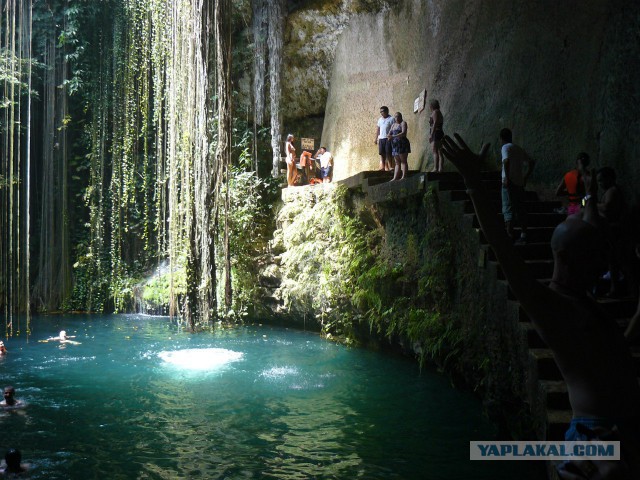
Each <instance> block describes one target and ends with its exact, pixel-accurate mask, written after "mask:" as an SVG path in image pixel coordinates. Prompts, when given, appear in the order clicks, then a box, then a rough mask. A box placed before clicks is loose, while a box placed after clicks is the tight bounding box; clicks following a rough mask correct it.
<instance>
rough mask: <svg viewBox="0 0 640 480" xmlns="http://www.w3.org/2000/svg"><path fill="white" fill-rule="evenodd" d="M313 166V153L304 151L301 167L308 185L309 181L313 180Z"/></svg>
mask: <svg viewBox="0 0 640 480" xmlns="http://www.w3.org/2000/svg"><path fill="white" fill-rule="evenodd" d="M312 165H313V158H312V157H311V152H310V151H308V150H305V151H303V152H302V155H300V166H301V167H302V170H303V171H304V176H305V179H306V182H307V183H309V180H310V179H311V172H312Z"/></svg>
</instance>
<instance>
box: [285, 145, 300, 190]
mask: <svg viewBox="0 0 640 480" xmlns="http://www.w3.org/2000/svg"><path fill="white" fill-rule="evenodd" d="M294 140H295V137H294V136H293V135H292V134H291V133H290V134H289V135H287V143H286V144H285V151H286V153H287V185H288V186H290V187H292V186H294V185H295V183H296V177H297V176H298V171H297V170H298V169H297V168H296V147H294V146H293V141H294Z"/></svg>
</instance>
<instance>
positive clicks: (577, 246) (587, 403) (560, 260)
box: [443, 134, 640, 478]
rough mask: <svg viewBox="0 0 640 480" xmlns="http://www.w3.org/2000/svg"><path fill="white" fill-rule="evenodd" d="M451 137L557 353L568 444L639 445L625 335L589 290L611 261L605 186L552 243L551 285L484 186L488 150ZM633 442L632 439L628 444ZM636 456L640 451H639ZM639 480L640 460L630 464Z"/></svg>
mask: <svg viewBox="0 0 640 480" xmlns="http://www.w3.org/2000/svg"><path fill="white" fill-rule="evenodd" d="M454 136H455V138H456V141H454V140H453V139H452V138H451V137H449V136H445V138H444V140H443V153H444V155H445V156H446V157H447V158H448V159H449V160H451V162H452V163H453V164H454V165H455V166H456V168H457V169H458V170H459V171H460V173H461V174H462V176H463V178H464V181H465V184H466V186H467V193H468V195H469V197H470V198H471V201H472V203H473V206H474V209H475V212H476V216H477V218H478V222H479V223H480V227H481V228H482V231H483V233H484V235H485V238H486V239H487V241H488V242H489V244H490V245H491V248H492V249H493V251H494V252H495V255H496V257H497V259H498V261H499V262H500V266H501V267H502V270H503V271H504V274H505V277H506V279H507V281H508V282H509V285H510V287H511V290H512V291H513V293H514V295H515V297H516V298H517V299H518V301H519V302H520V304H521V306H522V308H523V309H524V310H525V312H526V313H527V315H528V316H529V318H530V319H531V322H532V324H533V326H534V327H535V329H536V330H537V332H538V334H539V335H540V337H541V338H542V339H543V340H544V341H545V343H546V344H547V346H548V347H549V348H550V349H551V351H552V352H553V356H554V358H555V361H556V363H557V365H558V368H559V370H560V372H561V373H562V377H563V378H564V380H565V382H566V385H567V390H568V393H569V402H570V404H571V409H572V411H573V419H572V420H571V423H570V425H569V429H568V430H567V432H566V434H565V439H566V440H578V439H581V436H580V433H579V431H580V430H581V429H582V426H586V427H587V428H591V429H593V428H604V429H614V427H615V428H617V430H618V431H619V432H620V434H621V436H622V437H623V440H622V441H621V447H622V449H623V450H624V448H625V444H626V445H633V447H634V449H636V447H637V445H638V443H637V442H638V441H640V386H639V384H638V379H637V372H636V368H635V365H634V363H633V359H632V356H631V353H630V351H629V348H628V346H627V344H626V342H625V338H624V336H623V334H622V332H621V331H620V329H619V328H618V325H617V324H616V322H615V321H614V320H613V319H611V318H610V317H608V316H607V315H606V314H605V313H604V311H603V310H602V309H601V308H600V306H599V305H598V303H597V302H596V301H595V300H594V299H593V298H592V297H591V296H590V294H589V293H588V290H589V288H590V285H592V284H593V281H594V280H595V278H597V275H598V273H599V271H600V264H599V262H598V261H597V260H596V259H599V258H602V263H604V234H603V232H602V231H601V230H602V229H601V227H602V225H603V221H602V219H601V217H600V215H599V214H598V209H597V204H596V199H597V190H598V185H597V182H596V180H595V178H594V175H593V174H591V175H590V177H589V178H587V179H585V180H586V185H587V190H588V193H589V195H590V198H589V200H587V202H586V206H585V209H584V211H583V212H582V213H581V214H579V215H572V216H570V217H568V218H567V219H566V220H565V221H564V222H562V223H561V224H560V225H558V226H557V227H556V229H555V231H554V233H553V236H552V238H551V248H552V251H553V259H554V269H553V276H552V280H551V283H550V285H549V286H548V287H547V286H545V285H543V284H541V283H539V282H538V281H537V280H536V279H535V278H533V276H531V275H530V274H529V273H528V271H527V268H526V265H525V263H524V261H523V260H522V258H521V257H520V256H519V255H518V253H517V252H516V250H515V248H514V247H513V245H512V243H511V241H510V239H509V237H508V236H507V233H506V232H505V230H504V229H503V228H502V227H501V225H500V221H499V217H498V216H497V215H496V214H495V212H494V210H493V209H492V205H491V201H490V199H489V197H488V195H487V192H486V190H485V188H484V187H483V185H482V181H481V175H480V166H481V165H482V163H483V160H484V159H485V157H486V155H487V151H488V149H489V145H488V144H485V145H484V146H483V147H482V150H481V151H480V153H479V154H475V153H473V152H472V151H471V150H470V149H469V147H468V146H467V145H466V143H465V142H464V140H463V139H462V137H461V136H460V135H458V134H454ZM625 438H626V439H629V440H625ZM635 453H636V455H635V456H636V457H637V450H635ZM630 468H632V472H633V475H634V476H632V477H630V478H640V465H639V464H638V462H637V459H636V460H634V461H633V462H632V465H631V466H630Z"/></svg>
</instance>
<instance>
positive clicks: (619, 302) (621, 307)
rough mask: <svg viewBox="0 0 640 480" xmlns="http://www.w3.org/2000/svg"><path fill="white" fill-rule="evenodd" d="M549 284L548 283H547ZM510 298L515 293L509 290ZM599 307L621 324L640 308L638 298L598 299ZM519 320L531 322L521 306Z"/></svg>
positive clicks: (543, 281)
mask: <svg viewBox="0 0 640 480" xmlns="http://www.w3.org/2000/svg"><path fill="white" fill-rule="evenodd" d="M541 282H542V283H545V280H541ZM547 283H548V282H547ZM509 292H510V297H513V293H512V292H511V289H509ZM509 300H513V301H514V302H517V300H514V299H513V298H509ZM597 301H598V305H600V308H602V309H603V310H604V311H605V312H606V314H607V315H609V316H610V317H611V318H615V319H618V320H620V321H621V322H628V321H629V319H630V318H631V317H632V316H633V314H634V313H635V312H636V308H637V306H638V299H637V298H631V297H629V298H624V299H608V298H605V299H598V300H597ZM518 315H519V320H520V321H521V322H531V320H530V319H529V317H528V316H527V312H525V311H524V309H523V308H522V306H519V309H518Z"/></svg>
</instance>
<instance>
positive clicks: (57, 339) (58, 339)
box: [40, 330, 80, 345]
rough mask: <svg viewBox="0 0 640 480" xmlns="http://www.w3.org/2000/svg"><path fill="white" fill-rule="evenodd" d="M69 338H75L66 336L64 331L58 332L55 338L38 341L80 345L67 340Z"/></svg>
mask: <svg viewBox="0 0 640 480" xmlns="http://www.w3.org/2000/svg"><path fill="white" fill-rule="evenodd" d="M70 338H76V336H75V335H67V332H66V331H65V330H60V333H59V334H58V336H57V337H49V338H47V339H46V340H40V341H41V342H60V343H61V344H62V343H70V344H72V345H80V342H76V341H75V340H69V339H70Z"/></svg>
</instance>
